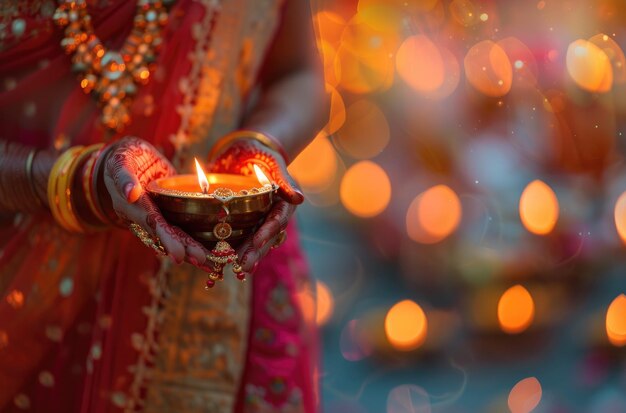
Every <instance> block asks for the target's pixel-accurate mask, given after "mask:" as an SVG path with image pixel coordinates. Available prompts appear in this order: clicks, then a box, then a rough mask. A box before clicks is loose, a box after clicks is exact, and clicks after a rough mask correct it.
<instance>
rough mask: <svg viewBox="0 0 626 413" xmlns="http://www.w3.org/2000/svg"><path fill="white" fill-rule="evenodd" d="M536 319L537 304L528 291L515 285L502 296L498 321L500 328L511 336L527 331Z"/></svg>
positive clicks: (499, 303) (499, 302)
mask: <svg viewBox="0 0 626 413" xmlns="http://www.w3.org/2000/svg"><path fill="white" fill-rule="evenodd" d="M534 317H535V302H534V300H533V297H532V296H531V295H530V293H529V292H528V290H527V289H526V288H524V287H523V286H521V285H519V284H518V285H515V286H513V287H511V288H509V289H508V290H506V291H505V292H504V294H502V296H501V297H500V301H498V321H499V323H500V328H502V330H503V331H504V332H506V333H509V334H518V333H521V332H523V331H524V330H526V329H527V328H528V327H529V326H530V325H531V323H532V322H533V319H534Z"/></svg>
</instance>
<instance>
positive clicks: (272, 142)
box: [208, 129, 289, 164]
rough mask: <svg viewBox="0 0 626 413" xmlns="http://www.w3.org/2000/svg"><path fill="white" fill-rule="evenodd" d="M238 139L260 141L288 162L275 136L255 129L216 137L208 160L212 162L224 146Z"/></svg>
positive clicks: (285, 153)
mask: <svg viewBox="0 0 626 413" xmlns="http://www.w3.org/2000/svg"><path fill="white" fill-rule="evenodd" d="M239 139H251V140H255V141H257V142H259V143H261V144H262V145H263V146H266V147H268V148H270V149H272V150H273V151H275V152H278V153H279V154H280V156H282V157H283V159H284V160H285V162H286V163H287V164H289V157H288V156H287V152H286V151H285V148H283V147H282V145H281V144H280V143H278V141H277V140H276V139H275V138H272V137H270V136H269V135H266V134H263V133H261V132H257V131H254V130H249V129H242V130H236V131H234V132H231V133H229V134H228V135H226V136H223V137H222V138H220V139H218V141H217V142H215V144H214V145H213V147H212V148H211V150H210V151H209V156H208V160H209V162H213V161H214V160H215V159H216V158H217V156H218V155H219V154H220V152H222V150H223V149H224V148H225V147H226V146H228V145H230V144H231V143H232V142H234V141H236V140H239Z"/></svg>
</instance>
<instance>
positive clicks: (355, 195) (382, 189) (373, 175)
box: [339, 161, 391, 218]
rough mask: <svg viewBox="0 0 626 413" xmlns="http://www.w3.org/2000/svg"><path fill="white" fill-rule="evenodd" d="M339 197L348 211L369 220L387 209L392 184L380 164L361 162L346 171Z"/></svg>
mask: <svg viewBox="0 0 626 413" xmlns="http://www.w3.org/2000/svg"><path fill="white" fill-rule="evenodd" d="M339 195H340V198H341V203H342V204H343V206H344V207H345V208H346V209H347V210H348V211H350V212H351V213H352V214H354V215H356V216H358V217H362V218H369V217H373V216H376V215H378V214H380V213H381V212H383V211H384V210H385V208H387V205H388V204H389V200H390V199H391V182H390V181H389V177H388V176H387V173H386V172H385V170H384V169H383V168H381V167H380V166H379V165H378V164H376V163H374V162H372V161H361V162H358V163H356V164H354V165H352V167H350V169H348V170H347V171H346V173H345V175H344V176H343V179H342V181H341V187H340V191H339Z"/></svg>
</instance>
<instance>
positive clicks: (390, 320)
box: [385, 300, 428, 351]
mask: <svg viewBox="0 0 626 413" xmlns="http://www.w3.org/2000/svg"><path fill="white" fill-rule="evenodd" d="M427 332H428V320H427V319H426V314H425V313H424V310H422V308H421V307H420V306H419V305H418V304H417V303H416V302H414V301H411V300H404V301H400V302H399V303H397V304H395V305H394V306H393V307H391V308H390V309H389V312H388V313H387V316H386V317H385V334H386V335H387V340H388V341H389V343H391V345H392V346H393V347H394V348H396V349H398V350H402V351H408V350H413V349H416V348H418V347H419V346H421V345H422V344H423V343H424V341H425V340H426V335H427Z"/></svg>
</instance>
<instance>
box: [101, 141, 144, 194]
mask: <svg viewBox="0 0 626 413" xmlns="http://www.w3.org/2000/svg"><path fill="white" fill-rule="evenodd" d="M134 169H135V168H134V167H133V162H130V161H129V159H128V157H127V156H125V155H124V154H123V153H119V152H118V153H114V154H113V155H112V156H111V157H110V158H109V159H108V160H107V173H108V174H109V176H110V177H111V179H112V180H113V182H114V184H115V188H116V189H117V191H118V192H119V194H120V195H121V196H122V197H123V198H124V199H126V201H128V202H129V203H131V204H132V203H135V202H136V201H137V200H138V199H139V197H141V195H142V194H143V186H142V185H141V183H140V182H139V179H138V178H137V175H136V174H135V172H133V171H134Z"/></svg>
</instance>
